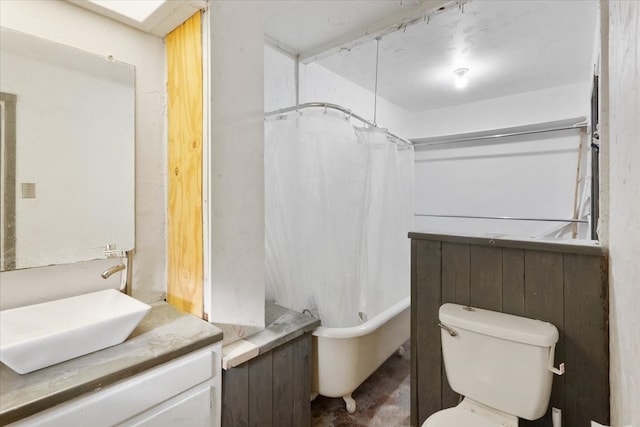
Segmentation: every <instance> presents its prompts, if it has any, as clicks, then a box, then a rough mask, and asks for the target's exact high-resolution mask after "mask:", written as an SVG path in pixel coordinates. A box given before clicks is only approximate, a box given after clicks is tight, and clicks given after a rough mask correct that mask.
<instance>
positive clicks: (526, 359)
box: [439, 304, 558, 420]
mask: <svg viewBox="0 0 640 427" xmlns="http://www.w3.org/2000/svg"><path fill="white" fill-rule="evenodd" d="M439 317H440V322H441V324H442V325H443V326H446V327H448V328H450V329H451V330H453V331H454V333H457V335H456V336H452V335H451V334H450V333H449V332H448V331H447V330H446V329H445V328H443V329H442V357H443V360H444V366H445V371H446V375H447V380H448V381H449V384H450V385H451V388H452V389H453V390H454V391H455V392H457V393H459V394H461V395H463V396H465V397H468V398H470V399H473V400H475V401H477V402H480V403H483V404H485V405H487V406H490V407H492V408H494V409H498V410H500V411H503V412H506V413H508V414H511V415H515V416H517V417H519V418H525V419H528V420H535V419H537V418H540V417H542V416H543V415H544V414H545V412H546V410H547V406H548V405H549V397H550V394H551V384H552V381H553V373H552V372H551V371H550V370H549V367H550V366H552V365H553V361H551V364H550V363H549V358H550V352H551V351H552V350H553V349H555V344H556V342H558V330H557V329H556V327H555V326H553V325H552V324H551V323H547V322H542V321H540V320H534V319H528V318H525V317H519V316H513V315H510V314H505V313H498V312H495V311H489V310H482V309H479V308H469V307H465V306H462V305H458V304H444V305H442V306H441V307H440V316H439ZM552 355H553V353H551V356H552Z"/></svg>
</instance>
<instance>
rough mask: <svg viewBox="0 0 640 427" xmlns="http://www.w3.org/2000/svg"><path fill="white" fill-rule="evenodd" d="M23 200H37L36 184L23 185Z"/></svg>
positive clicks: (26, 183) (25, 183) (27, 183)
mask: <svg viewBox="0 0 640 427" xmlns="http://www.w3.org/2000/svg"><path fill="white" fill-rule="evenodd" d="M22 198H23V199H35V198H36V183H35V182H23V183H22Z"/></svg>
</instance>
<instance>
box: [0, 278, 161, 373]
mask: <svg viewBox="0 0 640 427" xmlns="http://www.w3.org/2000/svg"><path fill="white" fill-rule="evenodd" d="M149 309H151V306H149V305H147V304H144V303H142V302H140V301H138V300H136V299H134V298H131V297H130V296H127V295H125V294H123V293H121V292H119V291H117V290H115V289H108V290H104V291H99V292H93V293H90V294H85V295H79V296H76V297H71V298H64V299H59V300H56V301H50V302H45V303H42V304H34V305H29V306H25V307H19V308H13V309H10V310H3V311H0V360H1V361H2V362H3V363H4V364H6V365H7V366H9V367H10V368H11V369H13V370H14V371H16V372H18V373H19V374H26V373H28V372H31V371H35V370H36V369H41V368H44V367H47V366H51V365H55V364H56V363H60V362H64V361H65V360H69V359H73V358H74V357H78V356H82V355H85V354H88V353H91V352H94V351H97V350H100V349H103V348H106V347H110V346H112V345H116V344H120V343H121V342H123V341H124V340H125V339H126V338H127V337H128V336H129V334H131V332H132V331H133V330H134V329H135V327H136V326H137V325H138V323H140V321H141V320H142V319H143V318H144V316H145V315H146V314H147V312H148V311H149Z"/></svg>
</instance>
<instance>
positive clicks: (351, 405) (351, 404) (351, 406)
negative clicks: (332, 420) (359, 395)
mask: <svg viewBox="0 0 640 427" xmlns="http://www.w3.org/2000/svg"><path fill="white" fill-rule="evenodd" d="M342 398H343V399H344V403H346V404H347V412H348V413H350V414H353V413H355V412H356V401H355V399H354V398H353V397H351V395H350V394H348V395H346V396H342Z"/></svg>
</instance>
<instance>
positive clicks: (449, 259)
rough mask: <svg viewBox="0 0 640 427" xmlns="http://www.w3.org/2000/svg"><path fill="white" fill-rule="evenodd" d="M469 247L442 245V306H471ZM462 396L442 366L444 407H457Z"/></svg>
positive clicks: (454, 244)
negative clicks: (452, 387) (451, 304)
mask: <svg viewBox="0 0 640 427" xmlns="http://www.w3.org/2000/svg"><path fill="white" fill-rule="evenodd" d="M469 250H470V248H469V245H465V244H459V243H447V242H443V243H442V290H441V292H442V304H444V303H447V302H453V303H456V304H464V305H469V286H470V279H469ZM459 401H460V395H459V394H458V393H456V392H454V391H453V390H452V389H451V386H450V385H449V381H448V380H447V375H446V370H445V367H444V363H443V364H442V406H443V407H445V408H448V407H453V406H456V405H457V404H458V403H459Z"/></svg>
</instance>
